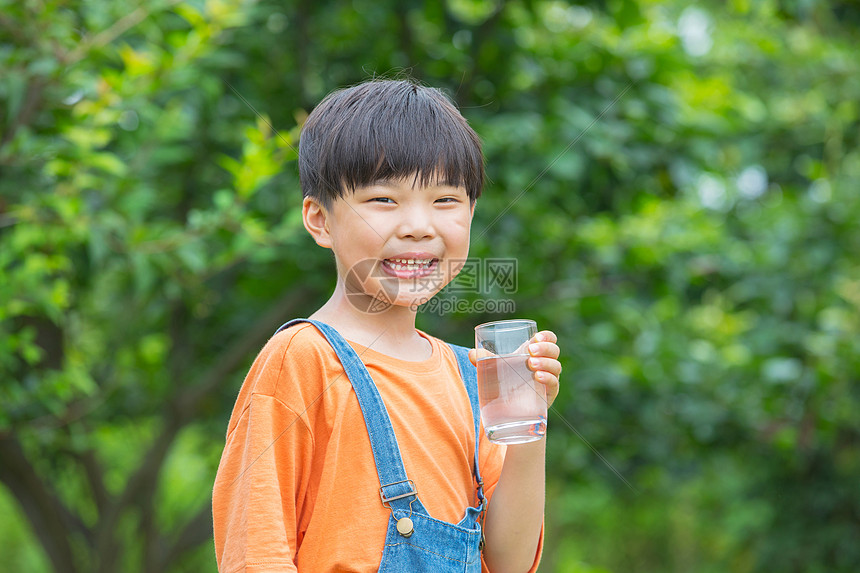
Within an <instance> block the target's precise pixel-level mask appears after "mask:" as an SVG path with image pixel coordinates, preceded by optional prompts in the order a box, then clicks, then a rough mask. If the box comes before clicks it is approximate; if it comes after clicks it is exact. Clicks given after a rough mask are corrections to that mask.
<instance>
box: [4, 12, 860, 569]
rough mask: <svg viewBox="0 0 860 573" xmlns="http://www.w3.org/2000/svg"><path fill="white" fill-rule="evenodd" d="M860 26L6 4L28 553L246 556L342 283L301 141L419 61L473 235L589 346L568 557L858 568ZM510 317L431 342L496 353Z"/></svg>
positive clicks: (11, 531) (570, 460) (8, 294)
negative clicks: (481, 169)
mask: <svg viewBox="0 0 860 573" xmlns="http://www.w3.org/2000/svg"><path fill="white" fill-rule="evenodd" d="M858 22H860V16H858V14H857V13H856V8H854V7H853V5H852V4H851V3H848V2H825V1H823V0H811V1H805V2H791V1H787V0H786V1H783V2H778V1H776V0H769V1H765V2H749V1H747V0H732V1H731V2H728V3H702V4H698V5H690V4H689V3H686V2H675V1H672V2H651V1H648V0H619V1H614V2H606V3H603V2H584V3H582V4H578V5H574V4H571V3H568V2H563V1H560V0H542V1H534V0H519V1H512V2H506V3H501V2H489V1H477V0H457V1H453V0H452V1H449V2H444V3H442V2H425V3H419V2H393V1H388V0H386V1H383V2H368V1H365V0H355V1H353V2H351V3H341V2H322V3H317V4H313V5H311V4H310V3H307V2H267V1H261V2H250V1H244V0H205V1H204V0H200V1H198V2H184V3H180V2H175V1H167V0H153V1H148V2H143V3H140V2H131V1H119V2H108V1H106V0H100V1H92V2H86V3H81V2H77V3H66V2H59V1H55V0H48V1H46V2H39V3H37V2H11V1H9V0H0V70H2V73H0V100H2V102H3V105H2V108H0V109H2V110H3V114H2V116H0V277H2V278H0V376H2V380H3V383H2V384H0V403H2V404H3V406H2V408H0V460H2V463H0V480H2V482H3V483H4V485H5V486H6V488H7V491H6V492H0V493H2V494H3V495H2V496H0V505H2V506H3V508H0V514H3V515H7V514H10V513H11V515H12V518H11V520H10V521H7V522H5V523H3V524H0V540H3V546H2V547H0V553H2V554H3V555H4V559H7V560H8V561H7V562H8V563H10V564H14V568H15V569H19V570H28V571H42V570H48V568H49V567H50V568H52V569H53V570H55V571H113V570H120V569H121V570H129V571H150V570H157V571H185V570H187V571H202V570H214V564H213V559H212V552H211V546H210V535H211V533H210V531H209V529H208V527H210V524H209V523H208V511H209V499H208V498H207V494H208V492H209V491H210V487H211V481H212V479H213V478H214V472H215V468H216V467H217V462H218V456H219V453H220V447H221V444H222V443H223V442H222V440H223V432H224V428H225V427H226V420H227V417H228V416H229V412H230V408H231V407H232V404H233V401H234V399H235V394H236V391H237V389H238V386H239V383H240V381H241V376H242V374H243V372H244V370H245V369H246V368H247V365H248V364H249V362H250V360H251V359H252V358H253V354H254V352H255V351H256V350H257V349H258V348H259V346H260V344H261V343H262V341H263V340H265V337H266V336H268V335H269V334H270V333H271V332H272V331H273V330H274V328H276V327H277V325H278V324H280V322H279V321H280V320H282V319H286V318H289V317H291V316H299V315H305V314H308V313H309V312H310V311H311V309H313V308H315V307H316V306H317V305H318V304H319V303H321V302H322V301H323V300H324V299H325V298H326V297H327V294H328V292H329V290H330V288H331V286H332V284H333V268H332V265H331V262H330V258H329V255H328V253H327V252H325V251H323V250H322V249H318V248H316V247H315V246H314V245H313V242H312V241H311V240H310V239H309V238H308V237H306V236H305V234H304V231H303V229H302V226H301V221H300V216H299V215H300V194H299V190H298V181H297V176H296V172H295V167H294V163H293V160H294V159H295V145H296V142H297V139H298V129H299V126H300V124H301V122H302V121H303V118H304V117H305V114H306V113H307V112H308V111H309V110H310V109H311V107H312V106H313V105H314V104H315V103H316V102H317V101H318V100H319V99H320V98H321V97H322V96H323V95H325V93H327V92H328V91H330V90H331V89H334V88H337V87H340V86H343V85H348V84H351V83H354V82H357V81H360V80H362V79H365V78H367V77H370V76H373V75H379V74H391V73H397V72H398V71H400V70H406V71H407V72H409V73H411V74H412V75H414V76H416V77H418V78H420V79H421V80H423V81H425V82H427V83H428V84H431V85H434V86H440V87H443V88H444V89H446V90H447V91H448V93H450V94H451V95H452V96H453V97H454V98H455V99H456V100H457V102H458V104H459V105H460V106H461V108H462V109H463V111H464V114H465V115H466V116H467V117H468V118H469V120H470V122H471V123H472V124H473V126H474V127H475V128H476V130H477V131H478V132H479V133H480V134H481V135H482V137H483V139H484V146H485V152H486V155H487V169H488V174H489V177H490V183H489V185H488V186H487V188H486V190H485V194H484V195H483V196H482V197H481V199H480V200H479V202H478V208H477V214H476V218H475V222H474V225H473V245H472V255H473V256H477V257H515V258H516V259H517V260H518V265H519V266H518V291H517V293H516V294H515V295H514V299H515V302H516V307H517V311H516V314H517V315H520V316H528V317H532V318H535V319H536V320H538V322H539V324H540V325H541V326H542V327H545V328H550V329H552V330H554V331H556V332H557V333H558V334H559V337H560V340H561V346H562V348H563V350H564V355H563V365H564V370H565V373H564V376H563V380H562V382H563V388H562V394H561V395H560V397H559V399H558V401H557V402H556V405H555V412H553V413H552V414H551V420H550V423H551V435H550V438H549V448H550V452H549V460H548V467H549V480H550V485H549V490H548V498H549V503H548V516H547V537H546V549H545V553H544V562H543V566H542V568H541V570H545V571H564V572H576V573H585V572H588V573H598V572H599V573H605V572H609V571H612V572H620V571H678V572H681V571H683V572H689V571H696V572H699V573H711V572H714V573H716V572H718V571H739V572H759V571H768V572H785V573H794V572H808V571H812V572H814V571H828V572H830V571H835V572H841V571H846V572H847V571H855V570H857V568H858V566H860V551H858V549H857V548H856V547H855V546H856V543H853V540H854V539H856V536H857V530H858V519H857V515H858V514H860V495H858V493H857V488H856V483H857V479H858V477H860V457H858V449H857V443H858V437H860V422H858V418H857V417H856V416H855V415H854V413H855V411H856V410H857V407H858V401H860V395H858V392H857V389H856V384H854V382H855V381H856V377H857V372H858V371H860V342H858V340H860V336H858V334H860V318H858V316H860V312H858V311H860V264H859V263H858V259H857V257H856V255H855V251H856V246H857V245H860V226H858V224H857V221H858V220H860V199H858V197H857V194H856V193H855V192H854V190H855V187H856V181H857V180H858V179H860V151H858V149H860V147H858V136H860V129H858V127H860V104H858V103H857V102H860V79H858V78H860V69H858V68H860V63H858V60H857V58H856V45H857V41H858V37H857V33H856V24H857V23H858ZM476 296H477V295H476ZM481 296H491V297H499V298H502V297H503V296H507V295H504V293H499V292H491V293H488V294H484V295H481ZM493 318H499V317H498V316H495V315H491V314H475V313H472V314H447V315H444V316H438V315H432V314H429V313H422V314H420V315H419V327H420V328H424V329H426V330H429V331H430V332H433V333H434V334H436V335H439V336H441V337H443V338H445V339H448V340H451V341H454V342H459V343H463V344H469V342H470V338H469V337H470V334H469V333H470V332H471V328H472V326H473V325H474V324H477V323H479V322H482V321H484V320H490V319H493ZM585 440H587V442H586V441H585ZM592 448H593V449H592ZM595 452H599V454H600V455H597V454H596V453H595ZM613 470H614V471H613ZM616 471H617V472H618V474H620V475H621V476H623V478H624V480H626V482H627V483H629V486H628V485H627V483H625V481H624V480H622V479H619V475H618V474H616V473H615V472H616ZM16 498H17V499H19V500H27V501H28V502H32V501H36V502H37V503H36V504H33V503H23V504H21V505H20V508H21V509H12V508H13V507H14V505H13V503H14V502H13V500H14V499H16ZM34 508H35V509H34ZM25 524H26V525H25ZM10 566H12V565H10Z"/></svg>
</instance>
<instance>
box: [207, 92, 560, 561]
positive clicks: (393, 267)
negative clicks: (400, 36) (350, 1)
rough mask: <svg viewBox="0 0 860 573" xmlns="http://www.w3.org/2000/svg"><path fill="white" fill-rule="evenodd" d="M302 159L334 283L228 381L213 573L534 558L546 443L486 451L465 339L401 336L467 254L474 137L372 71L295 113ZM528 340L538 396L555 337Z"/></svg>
mask: <svg viewBox="0 0 860 573" xmlns="http://www.w3.org/2000/svg"><path fill="white" fill-rule="evenodd" d="M299 170H300V175H301V184H302V192H303V194H304V203H303V217H304V224H305V228H306V229H307V231H308V232H309V233H310V234H311V236H312V237H313V239H314V240H315V241H316V243H317V244H318V245H320V246H322V247H325V248H327V249H331V250H332V251H333V253H334V258H335V262H336V265H337V276H338V279H337V285H336V287H335V290H334V294H333V295H332V296H331V298H330V299H329V300H328V302H326V303H325V304H324V305H323V306H322V308H320V309H319V310H317V311H316V312H315V313H313V314H312V315H311V316H310V320H312V321H314V322H309V321H296V322H291V323H287V325H285V326H284V327H282V328H281V330H279V331H278V333H276V335H275V336H273V337H272V338H271V339H270V340H269V342H268V343H267V344H266V346H265V347H264V348H263V350H262V351H261V352H260V354H259V356H258V357H257V359H256V361H255V362H254V364H253V366H252V367H251V370H250V372H249V373H248V376H247V378H246V379H245V382H244V385H243V386H242V389H241V391H240V393H239V397H238V400H237V402H236V406H235V409H234V410H233V415H232V418H231V420H230V424H229V426H228V429H227V443H226V446H225V448H224V453H223V456H222V458H221V464H220V467H219V468H218V475H217V477H216V480H215V488H214V492H213V515H214V527H215V549H216V557H217V560H218V568H219V571H221V573H234V572H236V571H248V572H263V571H266V572H268V571H308V572H315V573H316V572H325V571H376V570H379V571H427V570H435V571H440V572H441V571H480V570H482V569H483V570H484V571H494V572H496V571H528V570H534V569H536V568H537V563H538V561H539V558H540V548H541V545H542V538H543V533H542V524H543V507H544V456H545V441H544V440H540V441H537V442H532V443H529V444H521V445H511V446H507V448H504V447H501V446H497V445H494V444H491V443H490V442H489V441H488V440H487V439H486V436H485V435H484V432H483V429H482V428H480V427H479V425H478V423H477V422H476V420H477V415H478V411H477V391H476V386H475V368H474V365H473V363H474V360H475V356H474V351H471V352H470V353H469V354H468V355H467V354H466V351H465V349H462V348H459V347H452V346H449V345H447V344H445V343H444V342H442V341H441V340H439V339H436V338H433V337H432V336H429V335H427V334H425V333H423V332H421V331H418V330H416V328H415V315H416V310H417V306H418V305H420V304H421V303H423V302H426V301H427V300H428V299H429V298H430V297H431V296H433V295H434V294H436V292H438V291H439V290H441V289H442V288H443V287H444V286H445V285H446V284H448V283H449V282H450V281H451V280H452V279H453V278H454V276H456V274H457V272H458V271H459V270H460V268H461V267H462V264H463V261H465V259H466V257H467V256H468V252H469V231H470V226H471V221H472V215H473V212H474V208H475V202H476V199H477V198H478V195H479V194H480V193H481V189H482V186H483V182H484V172H483V156H482V152H481V144H480V141H479V139H478V137H477V135H476V134H475V133H474V131H473V130H472V129H471V128H470V127H469V126H468V124H467V123H466V120H465V119H464V118H463V117H462V116H461V115H460V113H459V112H458V111H457V109H456V108H455V107H454V105H453V104H451V103H450V101H449V100H448V99H447V98H446V97H445V96H444V95H442V93H441V92H439V91H438V90H435V89H431V88H427V87H423V86H419V85H416V84H414V83H411V82H409V81H394V80H384V81H370V82H366V83H364V84H360V85H357V86H355V87H352V88H349V89H345V90H342V91H338V92H335V93H333V94H331V95H329V96H328V97H327V98H325V99H324V100H323V101H322V102H321V103H320V104H319V106H318V107H317V108H316V109H315V110H314V111H313V113H312V114H311V115H310V117H308V119H307V122H306V123H305V126H304V128H303V130H302V136H301V143H300V149H299ZM347 341H348V342H347ZM533 342H534V343H533V344H531V345H530V347H529V352H530V354H531V355H532V358H530V359H529V368H530V369H531V370H533V371H534V377H535V380H537V381H538V382H540V383H542V384H545V385H546V390H547V398H548V401H549V402H550V403H551V402H552V400H553V399H554V398H555V396H556V395H557V394H558V376H559V374H560V372H561V365H560V363H559V361H558V355H559V349H558V346H557V345H556V342H557V340H556V336H555V335H554V334H553V333H552V332H549V331H543V332H541V333H539V334H538V335H537V336H536V337H535V340H534V341H533ZM470 360H471V361H472V363H470ZM368 374H369V376H368ZM484 510H486V511H484Z"/></svg>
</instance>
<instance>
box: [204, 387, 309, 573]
mask: <svg viewBox="0 0 860 573" xmlns="http://www.w3.org/2000/svg"><path fill="white" fill-rule="evenodd" d="M235 416H236V414H234V417H235ZM312 456H313V439H312V435H311V433H310V430H309V428H308V427H307V426H306V424H305V422H304V420H303V419H302V418H301V417H300V416H299V415H298V414H297V413H296V412H294V411H293V410H292V409H290V408H289V407H287V406H286V405H284V404H283V403H282V402H280V401H279V400H278V399H277V398H274V397H272V396H267V395H261V394H252V395H251V396H250V400H249V401H248V403H247V406H246V407H245V409H244V411H242V412H241V414H240V415H239V416H238V419H237V420H236V424H235V426H234V427H233V428H232V431H231V432H230V433H229V435H228V437H227V443H226V445H225V448H224V453H223V454H222V457H221V463H220V465H219V468H218V474H217V477H216V479H215V487H214V490H213V497H212V500H213V520H214V525H215V531H214V533H215V548H216V558H217V561H218V570H219V571H220V572H221V573H234V572H237V571H245V572H249V573H263V572H269V571H295V570H296V567H295V563H294V558H295V552H296V548H297V547H298V544H299V543H300V540H299V539H297V537H298V533H297V530H298V527H297V523H298V521H299V515H300V512H301V507H300V505H301V500H302V499H303V498H304V491H306V489H307V487H308V484H307V479H308V477H307V476H309V475H310V464H311V460H312Z"/></svg>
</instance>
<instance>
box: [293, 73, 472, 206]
mask: <svg viewBox="0 0 860 573" xmlns="http://www.w3.org/2000/svg"><path fill="white" fill-rule="evenodd" d="M299 176H300V179H301V186H302V194H303V195H304V196H305V197H312V198H314V199H316V200H317V201H319V202H320V203H321V204H322V205H323V206H325V207H328V206H330V205H331V202H332V201H334V200H335V199H337V198H340V197H342V196H343V194H344V193H345V192H346V191H349V192H355V190H356V189H357V188H359V187H363V186H365V185H370V184H372V183H374V182H376V181H380V180H392V179H407V178H410V177H411V178H413V180H412V184H413V185H415V184H416V183H419V182H420V184H421V185H422V186H423V185H430V184H442V183H446V184H450V185H453V186H462V187H464V188H465V189H466V191H467V192H468V194H469V200H470V202H472V203H474V202H475V200H476V199H477V198H478V196H479V195H480V194H481V190H482V189H483V186H484V157H483V154H482V152H481V140H480V138H478V135H477V134H476V133H475V131H474V130H473V129H472V128H471V127H469V124H468V123H467V122H466V119H465V118H464V117H463V116H462V115H461V114H460V112H459V111H458V110H457V108H456V106H455V105H454V104H453V103H452V102H451V101H450V100H449V99H448V98H447V97H446V96H445V94H443V93H442V92H441V91H440V90H438V89H435V88H430V87H426V86H422V85H419V84H416V83H414V82H413V81H411V80H370V81H367V82H364V83H361V84H358V85H356V86H353V87H350V88H346V89H343V90H339V91H335V92H333V93H331V94H329V95H328V96H326V97H325V99H323V100H322V101H321V102H320V103H319V105H317V107H316V108H315V109H314V110H313V112H311V114H310V115H309V116H308V118H307V121H306V122H305V124H304V126H303V127H302V133H301V139H300V141H299Z"/></svg>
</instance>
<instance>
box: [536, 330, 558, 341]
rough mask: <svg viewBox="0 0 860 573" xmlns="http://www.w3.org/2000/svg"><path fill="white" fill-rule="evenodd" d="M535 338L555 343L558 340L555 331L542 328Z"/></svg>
mask: <svg viewBox="0 0 860 573" xmlns="http://www.w3.org/2000/svg"><path fill="white" fill-rule="evenodd" d="M535 340H537V341H540V342H552V343H553V344H555V343H556V342H558V336H556V335H555V332H553V331H551V330H541V331H540V332H538V333H537V334H535Z"/></svg>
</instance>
